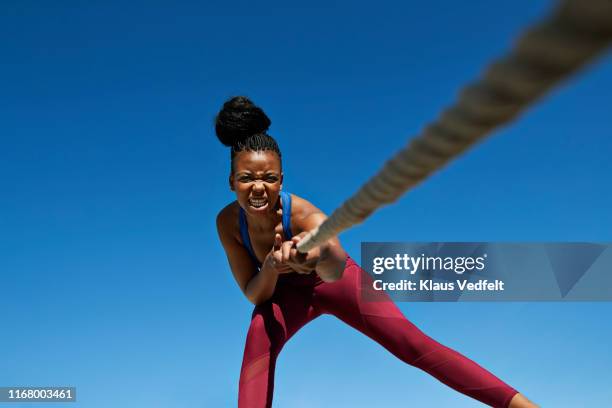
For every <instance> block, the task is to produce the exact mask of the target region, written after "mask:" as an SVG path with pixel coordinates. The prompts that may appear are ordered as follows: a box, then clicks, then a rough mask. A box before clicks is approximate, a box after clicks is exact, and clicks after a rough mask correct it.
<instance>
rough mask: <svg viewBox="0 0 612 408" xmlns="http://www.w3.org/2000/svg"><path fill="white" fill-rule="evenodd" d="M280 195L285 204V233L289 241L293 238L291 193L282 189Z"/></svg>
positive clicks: (283, 221) (286, 239)
mask: <svg viewBox="0 0 612 408" xmlns="http://www.w3.org/2000/svg"><path fill="white" fill-rule="evenodd" d="M280 197H281V204H282V206H283V220H282V223H283V234H285V241H289V240H290V239H291V238H293V234H292V233H291V194H289V193H286V192H284V191H281V192H280Z"/></svg>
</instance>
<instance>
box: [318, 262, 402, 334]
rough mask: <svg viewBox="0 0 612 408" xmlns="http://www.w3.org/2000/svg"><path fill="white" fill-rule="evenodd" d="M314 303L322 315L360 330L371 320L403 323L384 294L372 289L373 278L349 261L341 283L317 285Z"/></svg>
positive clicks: (398, 312)
mask: <svg viewBox="0 0 612 408" xmlns="http://www.w3.org/2000/svg"><path fill="white" fill-rule="evenodd" d="M313 301H314V304H315V307H316V309H317V310H318V311H320V312H321V313H329V314H332V315H334V316H336V317H338V318H339V319H341V320H343V321H345V322H347V323H348V324H350V325H351V326H354V327H356V328H358V329H360V330H361V329H362V328H365V327H363V326H364V325H365V324H366V321H367V320H368V319H370V318H374V317H382V318H401V319H405V318H404V315H403V314H402V312H401V311H400V310H399V308H398V307H397V306H396V305H395V303H393V301H392V300H391V299H390V298H389V296H388V295H387V294H386V293H385V292H384V291H375V290H374V289H373V288H372V278H371V277H370V276H369V275H368V274H367V272H365V271H364V270H363V269H361V267H360V266H359V265H357V263H356V262H355V261H354V260H353V259H352V258H350V257H349V258H347V262H346V266H345V269H344V274H343V275H342V279H340V280H338V281H336V282H333V283H322V284H320V285H318V286H317V287H316V288H315V293H314V296H313ZM357 326H359V327H357Z"/></svg>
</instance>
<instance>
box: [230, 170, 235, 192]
mask: <svg viewBox="0 0 612 408" xmlns="http://www.w3.org/2000/svg"><path fill="white" fill-rule="evenodd" d="M229 187H230V190H232V191H234V175H233V174H230V176H229Z"/></svg>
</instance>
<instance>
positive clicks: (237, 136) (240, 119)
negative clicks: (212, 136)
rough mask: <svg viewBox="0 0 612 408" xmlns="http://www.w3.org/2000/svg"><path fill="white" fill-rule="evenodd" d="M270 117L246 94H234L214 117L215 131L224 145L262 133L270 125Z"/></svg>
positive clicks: (230, 144)
mask: <svg viewBox="0 0 612 408" xmlns="http://www.w3.org/2000/svg"><path fill="white" fill-rule="evenodd" d="M271 123H272V122H270V119H269V118H268V116H267V115H266V114H265V113H264V111H263V110H261V108H259V107H258V106H256V105H255V104H254V103H253V102H252V101H251V100H250V99H249V98H247V97H246V96H235V97H233V98H231V99H230V100H228V101H227V102H225V103H224V104H223V108H222V109H221V111H220V112H219V114H218V115H217V117H216V118H215V132H216V133H217V137H218V138H219V140H220V141H221V143H223V144H224V145H226V146H230V147H231V146H233V145H234V144H236V143H238V142H241V141H243V140H244V139H246V138H247V137H249V136H252V135H254V134H257V133H262V132H265V131H266V130H268V128H269V127H270V124H271Z"/></svg>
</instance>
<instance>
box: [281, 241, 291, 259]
mask: <svg viewBox="0 0 612 408" xmlns="http://www.w3.org/2000/svg"><path fill="white" fill-rule="evenodd" d="M292 247H293V242H291V241H285V242H283V245H282V247H281V253H282V256H283V262H287V261H288V260H289V255H290V252H291V248H292Z"/></svg>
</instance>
